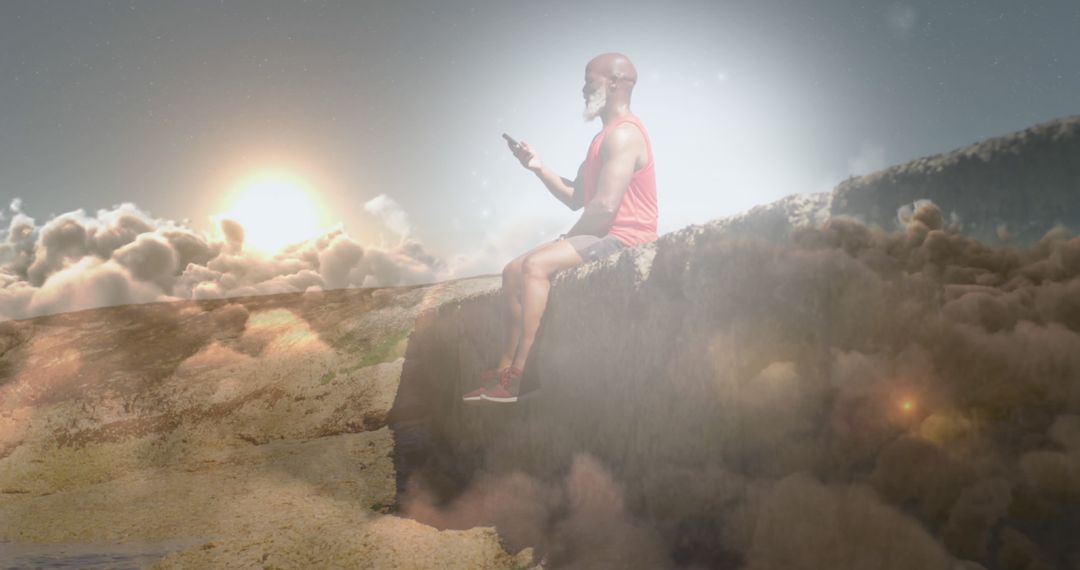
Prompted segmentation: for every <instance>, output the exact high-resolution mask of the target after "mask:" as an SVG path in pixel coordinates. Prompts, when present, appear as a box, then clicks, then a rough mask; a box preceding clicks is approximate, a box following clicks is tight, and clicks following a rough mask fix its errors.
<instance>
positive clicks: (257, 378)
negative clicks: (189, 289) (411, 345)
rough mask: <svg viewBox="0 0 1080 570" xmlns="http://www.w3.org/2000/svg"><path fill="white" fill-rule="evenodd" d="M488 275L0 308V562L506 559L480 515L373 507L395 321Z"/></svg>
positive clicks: (379, 494)
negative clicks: (435, 522) (475, 524)
mask: <svg viewBox="0 0 1080 570" xmlns="http://www.w3.org/2000/svg"><path fill="white" fill-rule="evenodd" d="M493 284H495V282H494V281H492V280H491V279H473V280H463V281H457V282H448V283H440V284H436V285H432V286H426V287H403V288H389V289H378V290H376V289H361V290H357V289H351V290H338V291H327V292H317V293H306V294H284V295H271V296H261V297H249V298H233V299H227V300H216V301H189V302H181V303H153V304H144V305H131V306H123V307H110V308H102V309H95V310H89V311H81V312H76V313H66V314H60V315H52V316H48V317H40V318H37V319H31V320H26V321H6V322H3V323H0V566H4V567H8V566H11V567H24V566H30V565H36V564H41V563H44V560H47V559H48V557H50V556H52V557H54V562H55V564H56V565H57V566H59V565H61V564H60V562H61V561H63V562H64V565H67V566H80V567H81V566H82V565H83V564H88V563H90V562H93V561H94V560H97V561H99V562H100V561H101V560H102V558H100V557H99V558H96V559H95V558H94V557H92V556H89V555H85V556H84V557H83V558H82V559H81V561H80V562H73V561H72V560H71V559H70V558H65V557H64V556H61V552H62V551H67V552H72V551H75V552H78V551H89V552H96V553H100V554H99V556H101V555H103V556H105V558H104V560H110V557H113V556H116V555H118V554H119V553H120V552H127V553H131V552H134V553H136V554H140V553H141V554H142V555H143V558H144V560H143V562H150V561H153V559H155V558H160V557H161V556H162V555H164V554H165V553H166V552H168V551H176V550H179V551H180V552H173V553H171V554H169V555H168V556H167V557H165V558H164V560H163V561H162V562H161V563H160V567H164V568H226V567H234V568H252V567H278V568H312V567H331V566H334V565H337V566H340V567H349V568H381V567H385V566H384V564H385V565H395V564H397V565H400V566H402V567H445V568H451V567H457V568H483V567H487V568H513V567H516V566H520V565H521V562H520V561H518V560H516V559H514V558H513V557H512V556H510V555H509V554H507V553H506V552H505V551H504V550H503V549H502V547H501V546H500V545H499V542H498V537H497V535H495V534H494V532H493V531H491V529H472V530H468V531H463V532H439V531H437V530H436V529H434V528H431V527H428V526H424V525H421V524H418V523H416V522H414V521H411V520H406V519H402V518H399V517H394V516H390V515H389V514H388V512H389V506H390V505H391V504H392V503H393V501H394V477H393V466H392V460H391V458H390V456H391V454H392V446H393V440H392V437H391V434H390V432H389V429H388V428H387V427H386V416H387V413H388V412H389V410H390V407H391V404H392V402H393V400H394V396H395V393H396V390H397V382H398V378H399V376H400V372H401V365H402V362H403V359H402V358H401V356H402V354H403V352H404V347H405V343H406V339H407V337H408V335H409V333H410V332H411V330H412V328H413V323H414V320H415V318H416V316H417V314H419V313H420V312H422V311H423V310H425V309H427V308H429V307H432V306H437V305H439V304H441V303H444V302H446V301H447V300H449V299H453V298H456V297H458V296H463V295H468V294H471V293H473V292H475V291H478V290H486V289H490V288H491V286H492V285H493ZM161 541H166V542H167V543H163V544H159V543H160V542H161ZM114 542H124V543H127V544H128V546H126V547H124V548H123V549H120V548H115V547H110V546H108V544H107V543H114ZM10 543H14V544H10ZM55 543H63V544H69V543H78V544H77V545H76V546H74V547H65V548H64V549H63V550H61V549H60V548H59V547H49V546H47V545H49V544H55ZM42 544H44V545H45V546H43V545H42ZM99 544H101V545H102V546H98V545H99ZM403 544H406V545H408V548H403V547H402V545H403ZM95 549H96V550H95ZM151 550H153V552H150V551H151ZM20 553H21V554H20ZM151 554H154V555H151ZM121 558H125V557H121ZM146 559H148V560H146ZM527 559H528V558H527V557H526V560H527ZM128 561H129V562H130V561H131V560H130V558H129V559H128ZM116 563H117V564H119V562H116Z"/></svg>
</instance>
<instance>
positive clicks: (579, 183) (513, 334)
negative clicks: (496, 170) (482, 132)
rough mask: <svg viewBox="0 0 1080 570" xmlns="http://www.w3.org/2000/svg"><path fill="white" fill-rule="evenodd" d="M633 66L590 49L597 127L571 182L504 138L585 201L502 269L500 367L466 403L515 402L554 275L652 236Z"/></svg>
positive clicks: (570, 202) (590, 101)
mask: <svg viewBox="0 0 1080 570" xmlns="http://www.w3.org/2000/svg"><path fill="white" fill-rule="evenodd" d="M636 81H637V70H635V69H634V65H633V64H632V63H631V62H630V59H629V58H627V57H626V56H625V55H623V54H620V53H605V54H601V55H598V56H596V57H595V58H593V59H592V60H591V61H589V63H588V65H587V66H586V67H585V86H584V88H582V90H581V93H582V95H583V96H584V98H585V113H584V116H585V121H586V122H588V121H592V120H593V119H595V118H596V117H600V119H601V121H602V122H603V125H604V126H603V129H602V130H601V131H600V132H599V133H598V134H597V135H596V137H594V138H593V141H592V144H590V145H589V150H588V153H587V154H586V157H585V161H584V162H583V163H582V164H581V167H579V168H578V173H577V178H575V179H574V180H573V181H571V180H569V179H566V178H562V177H560V176H558V175H557V174H555V173H554V172H552V171H551V170H550V169H549V168H547V167H546V166H544V164H543V163H542V162H541V161H540V159H539V158H538V157H537V155H536V152H535V151H534V150H533V149H532V147H530V146H529V145H528V143H526V142H524V141H522V142H520V143H516V144H515V143H514V142H511V141H510V140H508V141H507V145H508V146H509V147H510V151H511V152H513V153H514V156H515V157H516V158H517V159H518V160H519V161H520V162H521V164H522V166H524V167H525V168H527V169H529V170H530V171H531V172H533V173H534V174H536V176H537V177H538V178H539V179H540V181H541V182H543V183H544V186H546V187H547V189H548V190H549V191H550V192H551V194H552V195H553V196H555V198H557V199H558V200H559V201H560V202H562V203H564V204H566V205H567V207H569V208H570V209H571V210H580V209H581V208H582V207H584V209H585V211H584V212H582V215H581V219H580V220H578V222H577V223H576V224H575V225H574V227H572V228H570V231H569V232H567V233H565V234H563V235H561V236H559V237H558V238H557V239H555V240H553V241H550V242H546V243H543V244H541V245H539V246H537V247H536V248H534V249H532V250H531V251H529V252H526V253H525V254H523V255H521V256H520V257H518V258H516V259H514V260H513V261H511V262H510V263H508V264H507V265H506V267H505V268H504V269H503V281H502V291H503V296H504V298H505V299H506V306H505V307H506V311H505V314H506V324H507V328H508V331H507V332H508V335H507V336H506V341H505V345H504V346H503V354H502V358H501V359H500V361H499V364H498V366H497V367H496V368H495V369H493V370H488V371H486V372H484V373H483V374H482V375H481V383H482V386H481V387H480V388H478V389H476V390H473V391H472V392H469V393H467V394H465V395H464V396H463V400H465V401H466V402H479V401H489V402H501V403H507V402H516V401H517V398H518V393H519V390H520V386H521V375H522V372H523V371H524V370H525V361H526V359H527V358H528V356H529V350H530V349H531V348H532V345H533V341H534V340H535V337H536V331H537V329H538V328H539V326H540V318H541V317H542V316H543V314H544V309H545V308H546V306H547V299H548V291H549V290H550V288H551V279H552V277H553V276H554V275H555V274H556V273H558V272H559V271H562V270H563V269H567V268H570V267H574V266H575V265H580V264H581V263H585V262H588V261H593V260H596V259H600V258H602V257H606V256H608V255H610V254H612V253H615V252H616V251H618V250H620V249H622V248H624V247H630V246H635V245H640V244H643V243H648V242H651V241H653V240H655V239H656V237H657V235H656V219H657V205H656V175H655V173H654V171H653V156H652V146H651V144H650V142H649V136H648V133H646V131H645V127H644V126H643V125H642V124H641V121H640V120H639V119H638V118H637V117H636V116H635V115H633V114H632V113H631V112H630V94H631V92H632V91H633V89H634V83H635V82H636Z"/></svg>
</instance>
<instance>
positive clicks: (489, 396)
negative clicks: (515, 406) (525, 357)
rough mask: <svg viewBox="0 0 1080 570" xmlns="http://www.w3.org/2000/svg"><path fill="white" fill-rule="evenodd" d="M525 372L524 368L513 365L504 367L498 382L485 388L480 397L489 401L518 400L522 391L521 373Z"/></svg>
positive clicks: (511, 401)
mask: <svg viewBox="0 0 1080 570" xmlns="http://www.w3.org/2000/svg"><path fill="white" fill-rule="evenodd" d="M524 372H525V371H524V370H522V369H520V368H514V367H513V366H511V367H509V368H504V369H503V371H502V374H501V375H499V382H498V384H496V385H495V386H493V387H492V388H490V389H487V390H484V392H483V393H481V394H480V397H481V398H483V399H485V400H487V401H489V402H499V403H501V404H509V403H513V402H516V401H517V400H518V393H519V392H521V375H522V374H523V373H524Z"/></svg>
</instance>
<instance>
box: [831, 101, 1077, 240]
mask: <svg viewBox="0 0 1080 570" xmlns="http://www.w3.org/2000/svg"><path fill="white" fill-rule="evenodd" d="M922 199H925V200H931V201H933V202H934V203H935V204H937V205H938V206H939V207H940V208H941V210H942V212H944V213H945V215H946V219H949V218H951V217H953V216H955V219H956V221H957V222H958V223H959V224H960V225H961V228H962V229H963V231H964V233H965V234H967V235H970V236H972V237H976V238H979V239H981V240H983V241H986V242H988V243H1002V242H1011V243H1016V242H1020V243H1031V242H1034V241H1036V240H1038V239H1039V238H1040V237H1042V235H1043V234H1045V233H1046V231H1047V230H1049V229H1050V228H1051V227H1053V226H1054V225H1056V224H1062V225H1065V226H1068V227H1070V228H1074V229H1075V228H1078V227H1080V116H1072V117H1066V118H1063V119H1058V120H1055V121H1050V122H1047V123H1043V124H1039V125H1035V126H1033V127H1031V128H1028V129H1025V130H1023V131H1020V132H1017V133H1013V134H1010V135H1007V136H1003V137H996V138H992V139H988V140H986V141H983V142H981V143H978V144H974V145H971V146H969V147H966V148H962V149H958V150H955V151H953V152H949V153H945V154H941V155H937V156H931V157H925V158H921V159H919V160H915V161H912V162H909V163H907V164H902V165H898V166H893V167H891V168H887V169H885V170H882V171H880V172H876V173H874V174H870V175H868V176H863V177H859V178H853V179H850V180H847V181H845V182H843V183H841V184H840V185H839V186H838V187H837V188H836V190H835V191H834V192H833V197H832V208H831V212H832V214H833V215H838V214H851V215H855V216H857V217H860V218H862V219H863V220H865V221H866V222H867V223H870V224H877V225H879V226H881V227H882V228H885V229H887V230H892V229H894V228H896V227H897V225H896V212H897V208H900V207H902V206H905V205H908V204H911V203H912V202H914V201H916V200H922Z"/></svg>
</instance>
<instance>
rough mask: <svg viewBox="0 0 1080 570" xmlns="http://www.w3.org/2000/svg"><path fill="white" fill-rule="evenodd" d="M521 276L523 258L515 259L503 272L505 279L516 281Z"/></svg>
mask: <svg viewBox="0 0 1080 570" xmlns="http://www.w3.org/2000/svg"><path fill="white" fill-rule="evenodd" d="M520 275H521V258H517V259H514V260H513V261H511V262H510V263H507V264H506V265H505V266H504V267H503V270H502V276H503V279H506V280H514V279H517V278H518V277H519V276H520Z"/></svg>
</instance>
